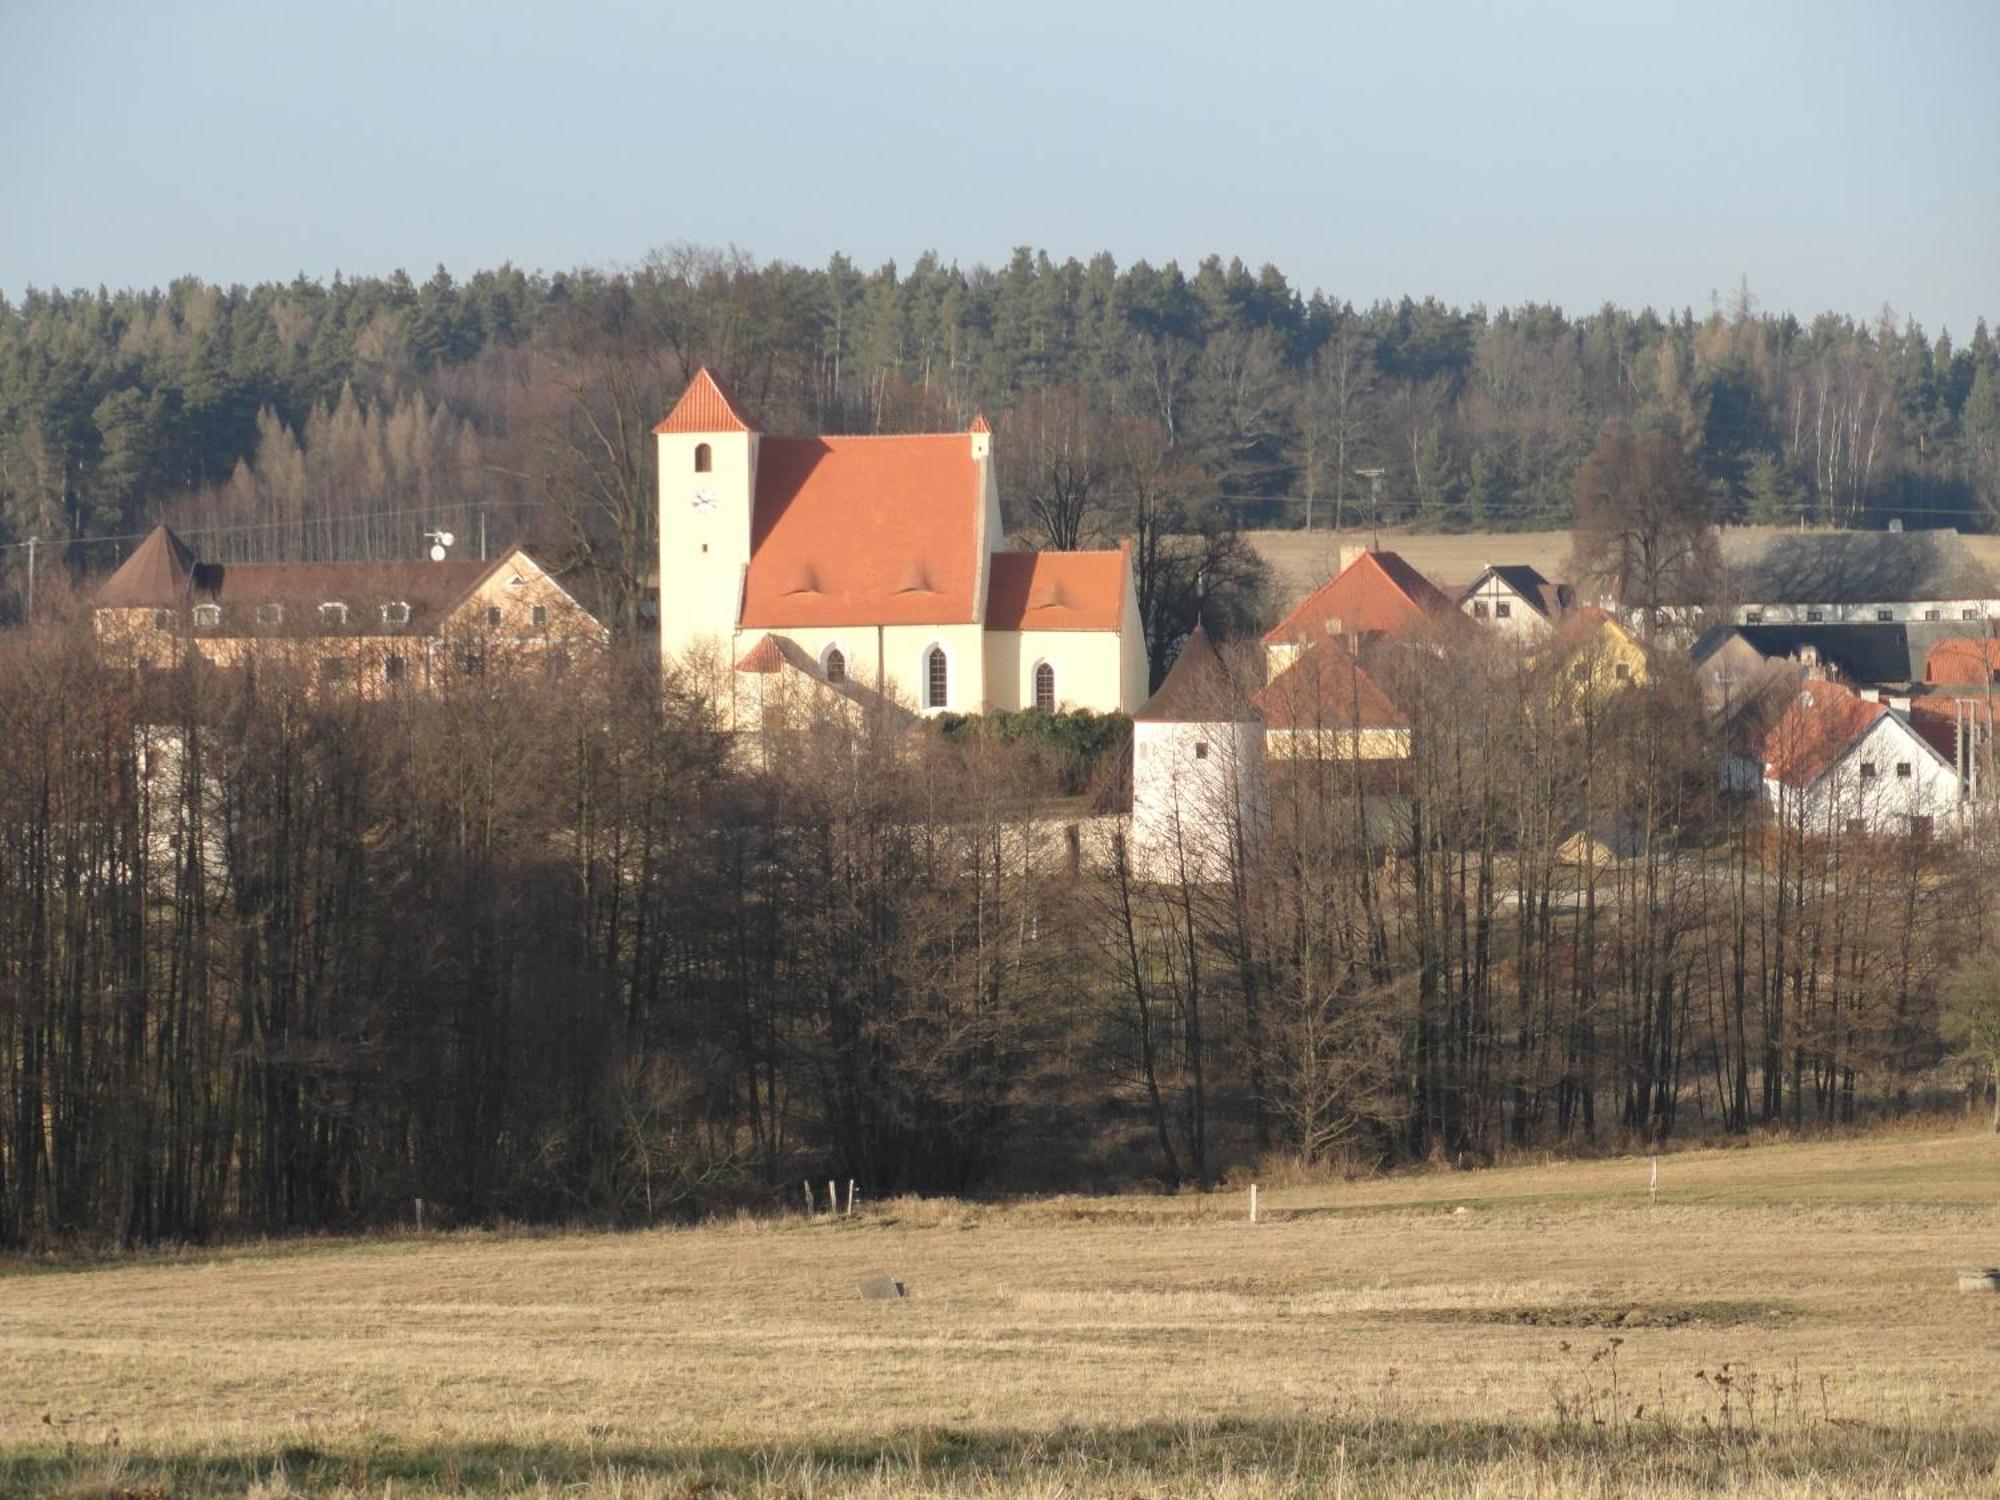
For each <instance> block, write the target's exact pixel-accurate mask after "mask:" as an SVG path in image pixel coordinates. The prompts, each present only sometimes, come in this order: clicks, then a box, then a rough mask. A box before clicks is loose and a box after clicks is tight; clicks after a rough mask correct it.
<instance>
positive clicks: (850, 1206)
mask: <svg viewBox="0 0 2000 1500" xmlns="http://www.w3.org/2000/svg"><path fill="white" fill-rule="evenodd" d="M847 1217H848V1218H850V1219H851V1218H853V1217H854V1179H853V1178H852V1177H850V1178H848V1179H847Z"/></svg>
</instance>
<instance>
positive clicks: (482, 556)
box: [479, 505, 486, 562]
mask: <svg viewBox="0 0 2000 1500" xmlns="http://www.w3.org/2000/svg"><path fill="white" fill-rule="evenodd" d="M479 560H480V561H481V562H485V561H486V507H485V506H483V505H482V506H480V507H479Z"/></svg>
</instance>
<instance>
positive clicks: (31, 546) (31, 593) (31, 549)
mask: <svg viewBox="0 0 2000 1500" xmlns="http://www.w3.org/2000/svg"><path fill="white" fill-rule="evenodd" d="M39 541H41V538H40V537H38V536H31V537H29V538H28V618H29V619H31V620H32V619H34V617H35V544H36V543H37V542H39Z"/></svg>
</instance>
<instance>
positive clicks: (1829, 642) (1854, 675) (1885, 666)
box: [1736, 621, 1920, 683]
mask: <svg viewBox="0 0 2000 1500" xmlns="http://www.w3.org/2000/svg"><path fill="white" fill-rule="evenodd" d="M1736 632H1737V634H1738V635H1740V636H1742V637H1743V639H1744V640H1746V641H1748V642H1749V643H1750V645H1751V646H1752V647H1753V648H1755V650H1756V651H1757V653H1758V654H1759V655H1760V656H1766V657H1774V656H1797V655H1798V654H1799V653H1800V652H1801V651H1802V650H1804V649H1805V648H1806V647H1808V646H1810V647H1811V648H1812V650H1813V652H1814V654H1815V655H1816V656H1817V657H1818V658H1819V660H1820V661H1821V662H1823V663H1825V664H1826V665H1828V666H1831V667H1834V668H1836V669H1837V670H1838V671H1839V672H1840V674H1841V675H1842V676H1843V677H1846V678H1848V679H1849V680H1850V681H1853V682H1861V683H1881V682H1910V681H1913V680H1914V679H1915V677H1916V676H1917V671H1916V670H1913V664H1912V662H1911V660H1910V636H1909V629H1908V628H1907V627H1906V626H1904V625H1902V624H1900V623H1896V624H1889V623H1877V622H1875V621H1866V622H1862V623H1858V624H1853V625H1738V626H1737V627H1736ZM1919 665H1920V664H1919Z"/></svg>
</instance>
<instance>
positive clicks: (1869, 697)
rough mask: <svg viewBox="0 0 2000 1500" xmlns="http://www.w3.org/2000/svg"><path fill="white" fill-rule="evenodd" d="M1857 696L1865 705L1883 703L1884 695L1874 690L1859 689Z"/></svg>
mask: <svg viewBox="0 0 2000 1500" xmlns="http://www.w3.org/2000/svg"><path fill="white" fill-rule="evenodd" d="M1855 696H1856V697H1858V698H1860V700H1861V701H1862V702H1863V703H1880V702H1881V701H1882V695H1881V694H1880V693H1878V692H1876V691H1875V689H1873V688H1859V689H1857V690H1856V693H1855Z"/></svg>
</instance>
